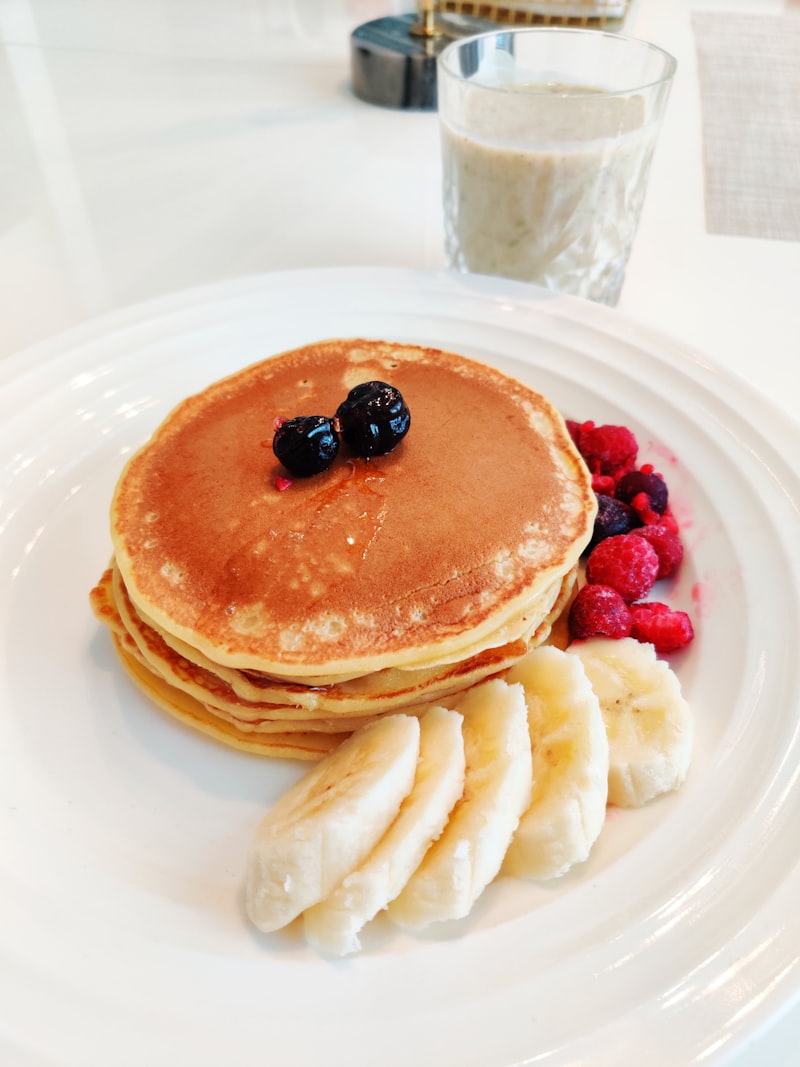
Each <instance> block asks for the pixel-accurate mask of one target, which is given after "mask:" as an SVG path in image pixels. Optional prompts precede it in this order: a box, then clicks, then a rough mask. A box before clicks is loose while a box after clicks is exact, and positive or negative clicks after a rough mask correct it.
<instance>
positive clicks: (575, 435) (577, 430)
mask: <svg viewBox="0 0 800 1067" xmlns="http://www.w3.org/2000/svg"><path fill="white" fill-rule="evenodd" d="M564 422H565V423H566V424H567V432H568V433H569V435H570V437H571V438H572V443H573V444H574V445H575V447H576V448H578V442H579V441H580V437H581V424H580V423H579V422H576V421H575V419H564Z"/></svg>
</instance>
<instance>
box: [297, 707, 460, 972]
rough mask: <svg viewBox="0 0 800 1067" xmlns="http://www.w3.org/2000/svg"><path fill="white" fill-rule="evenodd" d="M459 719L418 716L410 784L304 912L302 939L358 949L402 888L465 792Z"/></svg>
mask: <svg viewBox="0 0 800 1067" xmlns="http://www.w3.org/2000/svg"><path fill="white" fill-rule="evenodd" d="M461 722H462V717H461V715H460V714H459V713H458V712H455V711H448V710H447V709H446V708H440V707H431V708H429V709H428V710H427V711H426V712H425V713H424V715H423V716H422V718H421V719H420V738H419V763H418V765H417V774H416V778H415V779H414V787H413V789H412V790H411V792H410V793H409V795H408V796H407V797H406V799H405V800H404V801H403V803H402V805H401V807H400V812H399V814H398V816H397V818H396V819H395V821H394V822H393V823H392V825H391V826H390V827H389V829H388V830H387V831H386V833H385V835H384V836H383V837H382V838H381V840H380V841H379V842H378V844H377V845H376V847H375V848H374V849H373V850H372V852H370V854H369V856H367V858H366V860H365V861H364V862H363V863H362V864H361V866H360V867H357V868H356V869H355V870H354V871H352V872H351V873H350V874H348V875H346V876H345V878H344V881H343V882H341V884H340V885H339V886H337V888H336V889H334V890H333V892H332V893H331V894H330V895H329V896H328V897H326V898H325V900H323V901H322V902H321V903H319V904H315V905H314V906H313V907H311V908H309V909H308V910H307V911H306V912H305V914H304V922H305V934H306V939H307V940H308V942H309V943H310V944H312V945H313V946H314V947H315V948H317V949H319V950H321V951H323V952H328V953H331V954H333V955H339V956H344V955H347V954H349V953H351V952H357V951H358V950H359V949H360V947H361V942H360V939H359V936H358V935H359V932H360V931H361V929H362V928H363V927H364V926H365V925H366V923H368V922H369V921H370V920H371V919H372V918H374V917H375V915H377V914H378V912H379V911H381V910H382V909H384V908H385V907H386V906H387V904H388V903H389V902H390V901H391V900H393V899H394V898H395V897H396V896H397V894H398V893H399V892H400V891H401V890H402V888H403V887H404V886H405V884H406V883H407V882H408V879H409V878H410V877H411V875H412V874H413V873H414V871H415V870H416V869H417V867H418V866H419V865H420V863H421V862H422V858H423V856H424V855H425V853H426V852H427V850H428V848H429V847H430V845H431V842H433V841H434V840H436V838H438V837H439V835H440V834H441V832H442V830H443V829H444V827H445V826H446V824H447V819H448V816H449V814H450V812H451V810H452V808H453V805H454V804H455V803H456V801H457V800H458V799H459V797H460V796H461V795H462V793H463V791H464V769H465V757H464V740H463V737H462V734H461Z"/></svg>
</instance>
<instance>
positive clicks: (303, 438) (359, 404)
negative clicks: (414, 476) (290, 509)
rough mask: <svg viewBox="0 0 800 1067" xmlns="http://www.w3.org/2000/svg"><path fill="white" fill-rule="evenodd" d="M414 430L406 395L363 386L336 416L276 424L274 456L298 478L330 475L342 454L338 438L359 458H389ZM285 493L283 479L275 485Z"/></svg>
mask: <svg viewBox="0 0 800 1067" xmlns="http://www.w3.org/2000/svg"><path fill="white" fill-rule="evenodd" d="M410 425H411V413H410V411H409V410H408V406H407V405H406V402H405V401H404V400H403V397H402V394H401V393H400V391H399V390H398V389H395V387H394V386H393V385H387V383H386V382H377V381H373V382H362V383H361V385H357V386H355V387H354V388H353V389H351V390H350V392H349V393H348V394H347V398H346V399H345V400H343V401H342V403H341V404H340V405H339V407H338V408H337V409H336V414H335V415H334V416H333V417H331V418H328V416H326V415H300V416H298V417H296V418H293V419H284V418H278V419H276V420H275V426H274V430H275V432H274V436H273V439H272V451H273V452H274V453H275V456H276V458H277V459H279V460H280V462H281V463H282V464H283V465H284V467H286V469H287V470H288V471H289V472H290V473H291V474H294V475H296V476H297V477H298V478H307V477H309V476H310V475H312V474H320V473H321V472H322V471H324V470H327V469H328V467H330V465H331V464H332V463H333V461H334V460H335V459H336V456H337V454H338V452H339V445H340V436H341V439H342V440H343V441H344V442H345V444H347V445H349V446H350V448H352V449H353V451H354V452H356V453H357V454H358V455H359V456H363V457H364V458H365V459H370V458H371V457H372V456H385V455H386V454H387V452H391V451H392V449H394V448H396V447H397V445H399V444H400V442H401V441H402V439H403V438H404V437H405V435H406V434H407V433H408V428H409V426H410ZM276 484H277V485H278V488H279V489H282V488H286V486H287V484H291V483H287V480H286V479H285V478H281V479H278V480H277V481H276Z"/></svg>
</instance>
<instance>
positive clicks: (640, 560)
mask: <svg viewBox="0 0 800 1067" xmlns="http://www.w3.org/2000/svg"><path fill="white" fill-rule="evenodd" d="M657 574H658V553H657V552H656V550H655V549H654V548H653V546H652V545H651V544H650V542H649V541H646V540H645V539H644V538H643V537H637V536H636V535H635V534H632V533H628V534H617V535H616V536H615V537H607V538H606V539H605V541H601V542H600V544H599V545H597V546H596V547H595V548H593V549H592V551H591V552H590V553H589V558H588V560H587V561H586V580H587V582H590V583H591V584H592V585H609V586H611V588H612V589H616V591H617V592H618V593H619V595H620V596H621V597H622V598H623V600H626V601H627V602H628V603H630V602H631V601H632V600H641V599H642V597H644V596H646V595H647V594H648V593H649V592H650V590H651V589H652V588H653V583H654V582H655V580H656V575H657Z"/></svg>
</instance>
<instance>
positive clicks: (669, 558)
mask: <svg viewBox="0 0 800 1067" xmlns="http://www.w3.org/2000/svg"><path fill="white" fill-rule="evenodd" d="M631 532H632V533H635V534H636V536H637V537H643V538H644V539H645V541H649V542H650V544H651V545H652V546H653V548H654V549H655V550H656V555H657V556H658V574H657V575H656V578H670V577H671V576H672V575H673V574H674V573H675V572H676V571H677V569H678V567H679V566H680V564H681V560H682V559H683V544H682V543H681V539H680V537H678V535H677V534H676V533H674V532H673V531H672V530H671V529H670V528H669V527H668V526H662V525H658V526H639V527H637V528H636V529H635V530H633V531H631Z"/></svg>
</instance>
